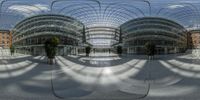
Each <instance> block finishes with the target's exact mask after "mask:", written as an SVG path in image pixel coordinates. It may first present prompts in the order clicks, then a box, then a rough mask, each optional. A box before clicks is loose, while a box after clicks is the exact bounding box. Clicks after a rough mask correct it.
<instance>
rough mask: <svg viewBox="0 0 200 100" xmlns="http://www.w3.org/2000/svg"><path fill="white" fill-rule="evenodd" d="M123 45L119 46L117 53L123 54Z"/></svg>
mask: <svg viewBox="0 0 200 100" xmlns="http://www.w3.org/2000/svg"><path fill="white" fill-rule="evenodd" d="M122 52H123V51H122V46H117V54H118V55H121V54H122Z"/></svg>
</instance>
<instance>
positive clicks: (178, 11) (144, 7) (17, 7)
mask: <svg viewBox="0 0 200 100" xmlns="http://www.w3.org/2000/svg"><path fill="white" fill-rule="evenodd" d="M45 13H46V14H49V13H51V14H61V15H66V16H70V17H73V18H76V19H77V20H79V21H81V22H82V23H83V24H84V25H85V27H86V28H91V27H112V28H115V29H120V25H122V24H123V23H125V22H127V21H129V20H132V19H136V18H140V17H150V16H151V17H162V18H166V19H170V20H173V21H175V22H177V23H179V24H181V25H182V26H184V27H185V28H187V29H195V28H199V23H200V1H199V0H178V1H175V0H167V1H166V0H1V5H0V14H1V15H0V22H1V24H0V27H1V29H12V28H13V27H14V26H15V25H16V23H18V22H19V21H21V20H23V19H25V18H27V17H30V16H33V15H39V14H45ZM95 33H98V35H94V34H95ZM107 33H109V34H107ZM114 34H115V32H113V33H111V32H110V31H106V29H105V30H104V31H103V32H102V30H101V31H95V32H88V33H87V34H86V35H87V36H88V37H87V38H88V41H89V42H90V43H91V44H93V45H106V46H111V45H113V44H114V43H115V42H116V41H115V39H114V38H113V37H114ZM112 35H113V36H112Z"/></svg>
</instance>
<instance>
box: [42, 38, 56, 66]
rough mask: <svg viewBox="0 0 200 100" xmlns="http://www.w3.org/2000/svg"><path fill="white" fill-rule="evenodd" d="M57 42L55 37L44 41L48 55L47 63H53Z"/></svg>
mask: <svg viewBox="0 0 200 100" xmlns="http://www.w3.org/2000/svg"><path fill="white" fill-rule="evenodd" d="M58 44H59V39H58V38H57V37H52V38H50V39H48V40H46V42H45V52H46V55H47V57H48V63H49V64H53V59H54V58H55V56H56V51H57V46H58Z"/></svg>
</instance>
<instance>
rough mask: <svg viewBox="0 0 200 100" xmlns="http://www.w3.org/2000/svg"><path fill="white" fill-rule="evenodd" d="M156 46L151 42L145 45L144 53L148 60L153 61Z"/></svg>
mask: <svg viewBox="0 0 200 100" xmlns="http://www.w3.org/2000/svg"><path fill="white" fill-rule="evenodd" d="M155 48H156V45H155V44H154V43H152V42H147V43H145V52H146V55H147V56H148V58H149V59H153V57H154V55H155Z"/></svg>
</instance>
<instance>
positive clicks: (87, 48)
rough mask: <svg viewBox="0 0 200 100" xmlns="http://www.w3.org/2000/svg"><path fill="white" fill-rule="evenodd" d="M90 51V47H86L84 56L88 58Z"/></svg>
mask: <svg viewBox="0 0 200 100" xmlns="http://www.w3.org/2000/svg"><path fill="white" fill-rule="evenodd" d="M90 51H91V47H90V46H87V47H86V48H85V53H86V56H89V54H90Z"/></svg>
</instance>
